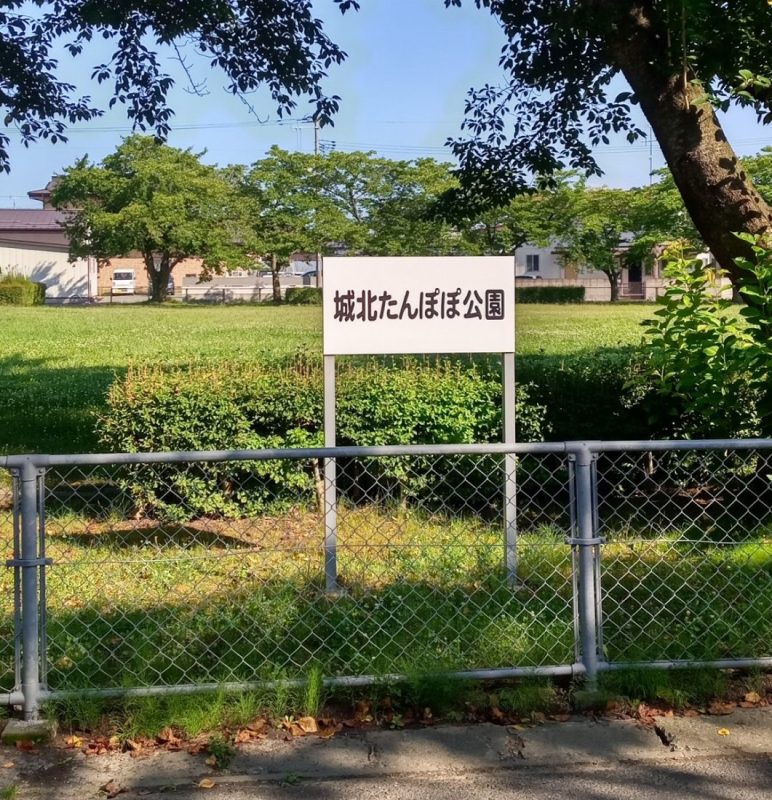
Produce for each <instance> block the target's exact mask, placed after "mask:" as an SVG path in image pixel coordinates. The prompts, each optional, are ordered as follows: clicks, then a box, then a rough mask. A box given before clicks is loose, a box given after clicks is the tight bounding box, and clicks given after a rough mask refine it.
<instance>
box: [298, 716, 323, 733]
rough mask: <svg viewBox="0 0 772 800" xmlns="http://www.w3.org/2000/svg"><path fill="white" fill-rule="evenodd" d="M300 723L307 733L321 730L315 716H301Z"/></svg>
mask: <svg viewBox="0 0 772 800" xmlns="http://www.w3.org/2000/svg"><path fill="white" fill-rule="evenodd" d="M298 725H299V726H300V727H301V728H302V729H303V731H304V732H305V733H317V732H318V730H319V726H318V725H317V724H316V720H315V719H314V718H313V717H301V718H300V719H299V720H298Z"/></svg>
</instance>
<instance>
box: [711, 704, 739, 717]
mask: <svg viewBox="0 0 772 800" xmlns="http://www.w3.org/2000/svg"><path fill="white" fill-rule="evenodd" d="M734 709H735V705H734V703H722V702H721V701H720V700H714V701H713V702H712V703H711V704H710V705H709V706H708V714H712V715H713V716H714V717H725V716H726V715H727V714H731V713H732V712H733V711H734Z"/></svg>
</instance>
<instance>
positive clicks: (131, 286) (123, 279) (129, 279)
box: [111, 269, 137, 294]
mask: <svg viewBox="0 0 772 800" xmlns="http://www.w3.org/2000/svg"><path fill="white" fill-rule="evenodd" d="M111 290H112V293H113V294H134V293H135V292H136V290H137V278H136V275H135V273H134V270H133V269H121V270H116V271H115V272H113V279H112V285H111Z"/></svg>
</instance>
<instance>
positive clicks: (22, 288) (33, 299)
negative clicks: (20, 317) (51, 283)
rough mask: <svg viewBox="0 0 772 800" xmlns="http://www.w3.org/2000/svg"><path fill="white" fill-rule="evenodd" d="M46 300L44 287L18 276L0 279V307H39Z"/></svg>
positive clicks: (41, 284)
mask: <svg viewBox="0 0 772 800" xmlns="http://www.w3.org/2000/svg"><path fill="white" fill-rule="evenodd" d="M45 300H46V285H45V284H44V283H35V281H31V280H30V279H29V278H25V277H22V276H20V275H4V276H1V277H0V305H11V306H40V305H43V303H45Z"/></svg>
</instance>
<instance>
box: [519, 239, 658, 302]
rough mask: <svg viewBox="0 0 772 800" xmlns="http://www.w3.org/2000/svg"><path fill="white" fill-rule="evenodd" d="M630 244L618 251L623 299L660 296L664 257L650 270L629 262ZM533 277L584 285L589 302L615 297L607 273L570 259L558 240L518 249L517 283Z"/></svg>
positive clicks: (542, 283) (558, 283)
mask: <svg viewBox="0 0 772 800" xmlns="http://www.w3.org/2000/svg"><path fill="white" fill-rule="evenodd" d="M628 248H629V243H628V242H626V241H623V242H622V243H621V245H620V247H619V251H618V254H617V256H618V258H619V259H620V261H621V270H620V275H621V283H620V287H619V289H620V292H619V296H620V299H623V300H656V298H657V297H659V296H660V295H661V294H662V291H663V286H664V281H663V279H662V277H661V261H660V259H659V258H654V260H653V263H652V267H651V270H650V272H649V274H647V273H646V270H645V269H644V267H643V264H642V263H641V262H640V261H637V262H628V261H627V260H626V259H625V253H626V251H627V249H628ZM533 280H538V281H539V285H540V286H583V287H584V289H585V300H587V301H589V302H608V301H609V300H610V299H611V286H610V284H609V279H608V277H607V276H606V274H605V273H604V272H600V271H599V270H588V269H584V268H583V267H581V265H577V264H572V263H570V262H567V261H566V259H565V258H564V257H563V255H562V253H561V246H560V243H557V242H556V243H554V244H551V245H547V246H544V247H541V246H539V245H531V244H525V245H522V246H521V247H518V248H517V250H516V251H515V283H516V285H518V286H529V285H532V284H531V283H530V281H533ZM526 281H528V283H526Z"/></svg>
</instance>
